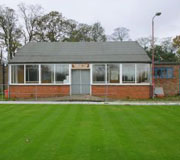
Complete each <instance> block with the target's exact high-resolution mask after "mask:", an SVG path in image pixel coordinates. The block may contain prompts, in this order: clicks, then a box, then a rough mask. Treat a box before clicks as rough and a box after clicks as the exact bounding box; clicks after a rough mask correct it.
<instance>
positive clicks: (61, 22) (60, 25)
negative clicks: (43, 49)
mask: <svg viewBox="0 0 180 160" xmlns="http://www.w3.org/2000/svg"><path fill="white" fill-rule="evenodd" d="M65 28H66V23H65V19H64V17H63V16H62V14H61V13H59V12H57V11H52V12H50V13H48V14H46V15H43V16H42V17H40V18H39V19H38V21H37V28H36V33H35V36H36V38H35V39H36V41H45V42H59V41H62V40H63V39H64V37H66V36H65V35H64V33H65Z"/></svg>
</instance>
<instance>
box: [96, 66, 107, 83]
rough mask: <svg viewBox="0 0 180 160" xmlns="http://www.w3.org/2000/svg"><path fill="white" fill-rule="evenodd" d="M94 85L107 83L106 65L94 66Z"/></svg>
mask: <svg viewBox="0 0 180 160" xmlns="http://www.w3.org/2000/svg"><path fill="white" fill-rule="evenodd" d="M93 83H105V65H104V64H100V65H97V64H95V65H93Z"/></svg>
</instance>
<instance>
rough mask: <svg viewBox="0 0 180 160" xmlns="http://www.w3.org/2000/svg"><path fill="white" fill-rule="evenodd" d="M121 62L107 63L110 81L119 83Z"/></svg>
mask: <svg viewBox="0 0 180 160" xmlns="http://www.w3.org/2000/svg"><path fill="white" fill-rule="evenodd" d="M119 67H120V66H119V64H108V65H107V80H108V83H119V82H120V80H119Z"/></svg>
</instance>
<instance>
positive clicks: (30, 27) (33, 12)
mask: <svg viewBox="0 0 180 160" xmlns="http://www.w3.org/2000/svg"><path fill="white" fill-rule="evenodd" d="M18 7H19V10H20V13H21V16H22V18H23V22H24V28H25V30H24V32H23V35H24V39H25V40H24V43H25V44H26V43H28V42H31V41H33V40H34V36H35V32H36V27H37V21H38V19H39V18H40V17H41V16H42V13H43V9H42V7H41V6H39V5H25V4H24V3H20V4H19V5H18Z"/></svg>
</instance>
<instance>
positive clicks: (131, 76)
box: [122, 64, 135, 83]
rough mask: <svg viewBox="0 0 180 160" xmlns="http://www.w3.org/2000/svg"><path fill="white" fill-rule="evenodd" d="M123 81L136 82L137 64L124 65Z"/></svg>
mask: <svg viewBox="0 0 180 160" xmlns="http://www.w3.org/2000/svg"><path fill="white" fill-rule="evenodd" d="M122 81H123V83H135V64H123V65H122Z"/></svg>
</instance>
